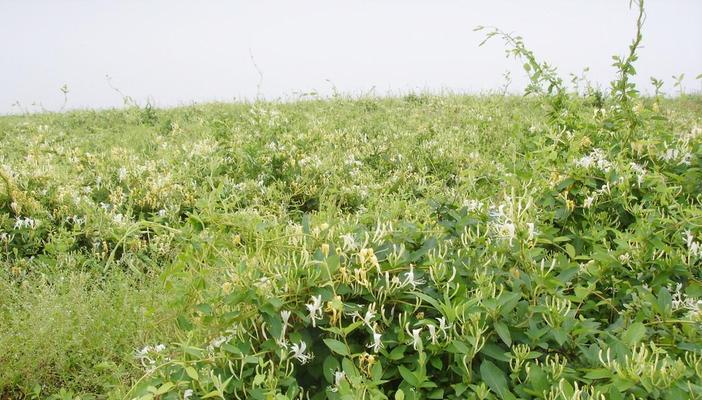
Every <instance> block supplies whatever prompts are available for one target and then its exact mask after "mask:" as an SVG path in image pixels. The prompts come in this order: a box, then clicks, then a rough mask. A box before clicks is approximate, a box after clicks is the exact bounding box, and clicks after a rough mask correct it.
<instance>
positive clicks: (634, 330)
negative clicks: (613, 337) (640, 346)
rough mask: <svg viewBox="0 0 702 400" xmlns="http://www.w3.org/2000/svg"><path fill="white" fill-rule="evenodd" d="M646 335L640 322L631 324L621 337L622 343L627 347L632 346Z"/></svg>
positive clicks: (644, 328)
mask: <svg viewBox="0 0 702 400" xmlns="http://www.w3.org/2000/svg"><path fill="white" fill-rule="evenodd" d="M645 335H646V326H645V325H644V324H642V323H641V322H636V323H634V324H632V325H631V326H630V327H629V329H627V330H626V332H624V335H622V341H623V342H624V343H626V344H627V345H629V346H633V345H635V344H637V343H639V342H640V341H641V339H643V337H644V336H645Z"/></svg>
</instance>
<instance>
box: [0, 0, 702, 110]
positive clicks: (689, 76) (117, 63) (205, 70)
mask: <svg viewBox="0 0 702 400" xmlns="http://www.w3.org/2000/svg"><path fill="white" fill-rule="evenodd" d="M628 3H629V2H628V0H532V1H518V0H511V1H509V0H496V1H448V0H443V1H439V0H437V1H411V0H410V1H408V0H402V1H401V0H396V1H391V0H376V1H370V0H354V1H332V0H295V1H272V0H269V1H261V0H257V1H177V0H151V1H146V0H145V1H125V0H122V1H102V0H96V1H72V0H63V1H58V0H54V1H49V0H45V1H39V0H0V113H10V112H18V111H19V109H18V108H17V107H13V106H12V104H13V103H15V102H17V101H19V102H20V103H21V104H22V105H23V107H25V108H27V109H29V110H30V111H39V110H40V107H39V106H36V105H35V106H32V105H31V104H32V103H41V104H42V105H43V106H44V107H45V108H46V109H48V110H54V111H55V110H58V109H60V108H61V104H62V103H63V97H62V94H61V93H60V91H59V87H61V86H62V85H63V84H67V85H68V87H69V90H70V93H69V94H68V103H67V108H84V107H90V108H102V107H114V106H120V105H122V99H121V98H120V96H119V95H118V94H117V93H115V92H114V91H113V90H112V89H111V88H110V87H109V85H108V82H107V80H106V78H105V75H106V74H109V75H110V76H111V78H112V84H113V85H114V86H116V87H118V88H119V89H120V90H121V91H122V92H124V93H125V94H127V95H129V96H132V97H133V98H135V99H136V100H137V101H138V102H139V103H141V104H144V102H145V101H146V99H147V98H150V99H152V101H155V103H156V104H157V105H158V106H172V105H179V104H189V103H191V102H201V101H211V100H224V101H231V100H234V99H242V98H248V99H253V98H255V97H256V95H257V84H258V83H259V77H258V74H257V72H256V69H255V68H254V65H253V63H252V61H251V57H250V55H249V49H250V50H251V53H252V54H253V57H254V59H255V62H256V64H257V65H258V66H259V67H260V69H261V71H262V73H263V80H262V81H261V86H260V94H261V95H262V96H263V97H266V98H269V99H279V98H280V99H290V98H294V97H295V93H300V92H307V91H311V90H316V91H318V92H319V93H320V94H321V95H329V94H330V93H331V92H332V84H333V85H334V86H335V87H336V88H337V89H338V91H339V92H341V93H344V94H354V95H359V94H363V93H367V92H368V91H369V90H371V88H373V87H375V91H374V93H375V94H377V95H384V94H401V93H406V92H409V91H413V90H414V91H440V90H442V89H446V90H451V91H455V92H480V91H485V90H496V89H498V88H499V87H500V86H501V85H502V83H503V77H502V75H503V73H504V72H505V71H506V70H510V71H512V78H513V80H514V82H513V84H512V86H511V88H512V89H513V90H519V89H520V88H522V87H523V84H524V82H525V77H524V73H523V72H522V71H521V67H520V65H521V64H520V63H518V62H516V61H514V60H512V59H506V58H505V56H504V47H503V46H502V43H501V42H500V41H497V40H496V41H494V42H490V43H488V44H487V45H485V46H484V47H480V48H479V47H478V43H479V42H480V41H481V39H482V37H483V36H482V33H479V32H473V28H474V27H475V26H477V25H495V26H499V27H500V28H502V29H504V30H507V31H513V32H515V33H518V34H520V35H522V36H523V37H524V38H525V40H526V43H527V45H528V46H529V47H530V48H532V49H533V50H534V51H535V53H536V54H537V56H538V57H540V58H543V59H546V60H548V61H550V62H551V63H553V64H554V65H556V66H558V67H559V70H560V72H561V74H562V75H563V76H564V77H566V76H567V74H568V73H580V72H581V71H582V69H583V67H586V66H588V67H590V72H589V77H590V78H591V79H592V80H593V81H595V82H598V83H600V84H601V85H603V86H606V85H607V84H608V82H609V81H610V80H611V79H612V78H613V68H612V67H611V66H610V65H611V63H612V59H611V56H612V55H614V54H624V53H625V52H626V50H627V47H628V45H629V43H630V41H631V38H632V36H633V32H634V19H635V11H634V10H630V9H629V7H628ZM646 3H647V14H648V18H647V20H646V25H645V28H644V29H645V30H644V42H643V45H644V48H643V49H642V51H641V52H640V59H639V62H638V63H637V64H636V67H637V70H638V72H639V76H638V83H639V84H641V85H642V86H641V88H642V89H644V90H646V91H650V90H651V85H650V84H649V78H650V76H656V77H658V78H662V79H663V80H665V81H666V90H667V92H668V93H673V89H672V78H671V75H673V74H676V75H677V74H679V73H685V75H686V79H685V86H686V87H687V89H688V90H700V88H701V87H702V81H700V80H697V81H695V79H694V78H695V76H697V75H698V74H700V73H702V1H701V0H647V1H646ZM327 80H328V81H327ZM330 82H331V83H330Z"/></svg>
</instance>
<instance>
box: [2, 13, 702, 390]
mask: <svg viewBox="0 0 702 400" xmlns="http://www.w3.org/2000/svg"><path fill="white" fill-rule="evenodd" d="M637 5H639V7H640V8H639V11H640V13H639V17H638V21H637V37H636V39H635V41H634V42H633V43H632V45H631V47H630V54H629V55H628V56H627V57H625V58H617V59H616V60H615V64H614V66H615V68H617V70H618V71H619V75H618V77H617V80H615V82H613V83H612V88H611V90H610V92H609V93H604V92H602V91H600V90H596V89H594V88H592V87H591V85H589V84H588V83H587V82H585V84H586V90H585V92H584V93H580V92H578V90H577V89H576V90H572V89H568V88H566V86H565V83H564V81H563V80H562V79H561V78H560V77H559V76H558V74H557V71H556V69H555V68H553V67H551V66H550V65H549V64H547V63H544V62H540V61H538V60H537V58H536V56H535V55H534V53H533V52H531V51H530V50H529V49H528V48H527V47H526V45H525V44H524V41H523V40H522V38H519V37H514V36H511V35H508V34H505V33H503V32H502V31H499V30H494V31H491V32H490V33H488V38H490V37H493V36H498V37H502V38H503V39H505V42H506V44H507V45H508V52H509V54H510V55H512V56H517V57H519V58H523V59H524V61H525V71H526V72H527V74H529V77H530V82H531V84H530V86H529V88H528V93H527V94H529V95H530V96H529V97H524V98H519V97H510V96H482V97H468V96H452V95H444V96H431V95H416V94H412V95H408V96H405V97H402V98H389V99H376V98H361V99H356V100H351V99H345V98H343V97H341V96H336V97H335V98H333V99H329V100H309V101H300V102H296V103H290V104H280V103H266V102H256V103H254V104H233V105H225V104H210V105H201V106H192V107H185V108H179V109H172V110H159V109H154V108H152V107H151V106H147V107H146V108H143V109H142V108H139V107H137V106H132V107H130V108H127V109H125V110H122V111H101V112H96V111H75V112H70V113H66V114H39V115H31V116H6V117H3V118H0V141H1V143H2V147H1V148H0V349H1V350H0V398H52V399H84V400H85V399H93V398H109V399H142V400H148V399H190V400H195V399H205V398H215V399H217V398H219V399H231V398H239V399H398V400H399V399H537V398H538V399H552V400H556V399H564V400H565V399H568V400H570V399H574V400H585V399H593V400H594V399H597V400H599V399H630V398H651V399H683V398H702V207H701V205H702V99H700V97H699V96H694V95H687V96H684V97H681V98H678V99H674V100H670V99H666V98H663V97H661V96H658V89H659V88H660V81H658V80H655V81H654V86H656V88H657V92H656V93H657V95H656V97H654V98H642V97H640V96H639V93H638V91H637V89H636V87H635V86H633V84H632V83H631V78H632V75H633V74H635V70H634V68H633V62H634V61H636V50H637V48H638V46H639V44H640V42H641V27H642V24H643V17H644V15H645V14H644V13H643V4H640V3H637ZM573 82H574V83H575V84H576V88H577V85H578V84H580V83H581V82H579V81H578V79H577V78H575V79H574V81H573Z"/></svg>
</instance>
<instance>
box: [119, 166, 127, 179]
mask: <svg viewBox="0 0 702 400" xmlns="http://www.w3.org/2000/svg"><path fill="white" fill-rule="evenodd" d="M126 178H127V169H126V168H124V167H120V168H119V170H117V180H119V181H120V182H122V181H124V180H125V179H126Z"/></svg>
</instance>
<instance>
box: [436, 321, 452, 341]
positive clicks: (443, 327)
mask: <svg viewBox="0 0 702 400" xmlns="http://www.w3.org/2000/svg"><path fill="white" fill-rule="evenodd" d="M436 320H437V321H439V330H440V331H441V333H443V334H444V338H448V330H449V328H451V326H449V325H447V324H446V318H445V317H439V318H437V319H436Z"/></svg>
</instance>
